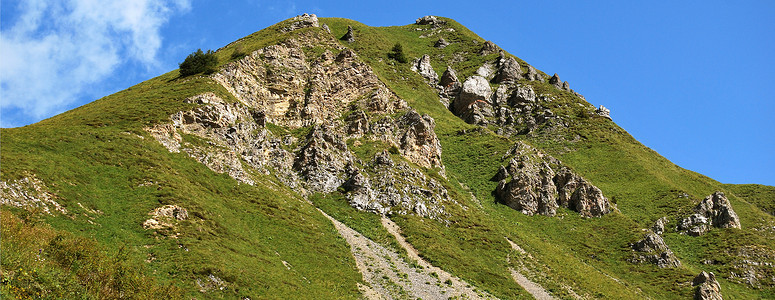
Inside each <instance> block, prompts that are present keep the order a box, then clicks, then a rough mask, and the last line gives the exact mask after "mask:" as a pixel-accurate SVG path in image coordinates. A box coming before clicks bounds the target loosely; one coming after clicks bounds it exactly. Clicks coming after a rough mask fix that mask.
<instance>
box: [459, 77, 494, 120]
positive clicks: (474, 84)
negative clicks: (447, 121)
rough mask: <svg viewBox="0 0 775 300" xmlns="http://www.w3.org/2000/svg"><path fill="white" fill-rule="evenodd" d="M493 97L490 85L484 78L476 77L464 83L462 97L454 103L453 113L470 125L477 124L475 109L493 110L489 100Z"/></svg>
mask: <svg viewBox="0 0 775 300" xmlns="http://www.w3.org/2000/svg"><path fill="white" fill-rule="evenodd" d="M491 95H492V89H491V88H490V84H489V83H488V82H487V79H485V78H484V77H482V76H478V75H474V76H471V77H469V78H468V79H467V80H466V81H465V82H464V83H463V87H462V90H461V91H460V95H459V96H458V97H457V98H456V99H455V100H454V101H453V103H452V105H453V108H454V110H453V112H454V113H455V114H456V115H458V116H460V117H461V118H463V119H464V120H466V122H469V123H477V122H474V121H475V120H474V119H473V118H472V116H473V115H476V113H475V112H474V109H475V108H480V109H481V108H483V109H486V110H490V111H491V110H492V106H490V104H489V102H488V100H489V99H490V96H491Z"/></svg>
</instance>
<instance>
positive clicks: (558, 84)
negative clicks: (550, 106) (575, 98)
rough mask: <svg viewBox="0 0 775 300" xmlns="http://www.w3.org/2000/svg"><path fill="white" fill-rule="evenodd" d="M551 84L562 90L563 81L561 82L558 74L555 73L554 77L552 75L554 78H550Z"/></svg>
mask: <svg viewBox="0 0 775 300" xmlns="http://www.w3.org/2000/svg"><path fill="white" fill-rule="evenodd" d="M549 84H551V85H553V86H554V87H556V88H558V89H562V80H560V76H557V73H554V75H552V78H549Z"/></svg>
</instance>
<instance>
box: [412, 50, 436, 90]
mask: <svg viewBox="0 0 775 300" xmlns="http://www.w3.org/2000/svg"><path fill="white" fill-rule="evenodd" d="M412 71H415V72H417V73H419V74H420V75H421V76H422V77H424V78H425V79H426V80H428V83H430V84H431V85H432V86H433V85H436V83H437V82H439V75H438V74H436V71H434V70H433V66H431V57H430V56H429V55H427V54H426V55H423V56H422V57H420V58H418V59H416V60H415V61H413V62H412Z"/></svg>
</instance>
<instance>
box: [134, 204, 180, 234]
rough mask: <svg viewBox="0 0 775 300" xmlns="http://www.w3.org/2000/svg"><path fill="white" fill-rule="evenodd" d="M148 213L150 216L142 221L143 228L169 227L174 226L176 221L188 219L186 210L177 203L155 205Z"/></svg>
mask: <svg viewBox="0 0 775 300" xmlns="http://www.w3.org/2000/svg"><path fill="white" fill-rule="evenodd" d="M148 214H149V215H151V218H149V219H147V220H145V222H143V228H145V229H154V230H157V229H169V228H173V227H175V223H176V222H177V221H182V220H185V219H188V210H186V209H185V208H182V207H180V206H177V205H165V206H162V207H157V208H156V209H154V210H153V211H151V212H149V213H148Z"/></svg>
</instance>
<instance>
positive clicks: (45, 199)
mask: <svg viewBox="0 0 775 300" xmlns="http://www.w3.org/2000/svg"><path fill="white" fill-rule="evenodd" d="M54 199H56V196H55V195H54V194H52V193H51V192H49V189H48V187H47V186H46V184H45V183H44V182H43V181H42V180H40V179H39V178H38V177H37V176H35V175H34V174H25V177H22V178H20V179H17V180H11V181H8V182H6V181H0V205H7V206H13V207H20V208H24V209H27V210H30V211H35V210H36V209H40V210H41V211H42V212H44V213H47V214H52V212H54V211H57V212H59V213H62V214H67V209H66V208H64V207H62V206H61V205H59V203H57V202H56V200H54Z"/></svg>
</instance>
